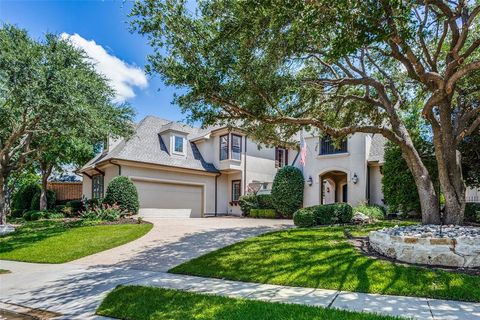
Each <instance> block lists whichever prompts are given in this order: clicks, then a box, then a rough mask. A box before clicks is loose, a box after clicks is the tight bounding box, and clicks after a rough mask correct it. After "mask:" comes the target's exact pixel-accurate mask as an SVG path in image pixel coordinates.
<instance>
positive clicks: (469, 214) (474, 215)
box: [465, 203, 480, 222]
mask: <svg viewBox="0 0 480 320" xmlns="http://www.w3.org/2000/svg"><path fill="white" fill-rule="evenodd" d="M465 221H468V222H480V203H467V204H465Z"/></svg>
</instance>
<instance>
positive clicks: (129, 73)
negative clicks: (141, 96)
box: [60, 33, 148, 102]
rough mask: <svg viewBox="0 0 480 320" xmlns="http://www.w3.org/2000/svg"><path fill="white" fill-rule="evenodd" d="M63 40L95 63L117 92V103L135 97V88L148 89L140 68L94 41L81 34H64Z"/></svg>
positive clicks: (62, 35) (145, 78)
mask: <svg viewBox="0 0 480 320" xmlns="http://www.w3.org/2000/svg"><path fill="white" fill-rule="evenodd" d="M60 36H61V38H62V39H68V40H69V41H70V42H71V43H72V44H73V45H74V46H76V47H78V48H81V49H83V50H84V51H85V53H86V54H87V55H88V56H89V57H90V58H91V59H92V60H93V62H94V63H95V68H96V69H97V71H98V72H99V73H101V74H103V75H104V76H105V77H107V79H109V80H110V84H111V86H112V88H113V89H114V90H115V92H116V96H115V99H114V101H115V102H124V101H125V100H127V99H130V98H133V97H135V91H134V88H135V87H139V88H146V87H147V86H148V81H147V77H146V76H145V73H144V72H143V70H142V69H141V68H139V67H136V66H132V65H129V64H128V63H126V62H125V61H123V60H121V59H119V58H117V57H115V56H113V55H111V54H109V53H108V52H107V51H106V50H105V49H104V48H103V47H102V46H101V45H98V44H97V43H96V42H95V41H94V40H86V39H84V38H82V37H81V36H80V35H79V34H76V33H75V34H73V35H71V34H68V33H62V34H61V35H60Z"/></svg>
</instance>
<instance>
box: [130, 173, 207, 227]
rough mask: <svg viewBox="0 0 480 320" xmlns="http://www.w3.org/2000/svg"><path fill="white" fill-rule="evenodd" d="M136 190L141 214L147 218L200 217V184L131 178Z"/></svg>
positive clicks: (202, 203) (201, 200)
mask: <svg viewBox="0 0 480 320" xmlns="http://www.w3.org/2000/svg"><path fill="white" fill-rule="evenodd" d="M132 181H133V182H134V183H135V186H136V187H137V190H138V196H139V201H140V209H141V213H142V214H143V215H144V216H147V217H178V216H182V217H191V218H197V217H202V216H203V213H204V210H203V207H204V201H203V198H204V196H203V193H204V191H203V190H204V187H203V186H202V185H201V184H188V183H177V182H174V181H168V182H166V181H157V180H155V179H141V178H132Z"/></svg>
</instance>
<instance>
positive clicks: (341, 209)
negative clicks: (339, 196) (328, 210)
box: [330, 203, 353, 223]
mask: <svg viewBox="0 0 480 320" xmlns="http://www.w3.org/2000/svg"><path fill="white" fill-rule="evenodd" d="M330 206H332V207H333V210H334V212H335V215H336V216H337V219H338V221H339V222H340V223H350V221H352V218H353V208H352V206H351V205H349V204H348V203H334V204H331V205H330Z"/></svg>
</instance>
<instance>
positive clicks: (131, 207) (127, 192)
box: [103, 176, 139, 214]
mask: <svg viewBox="0 0 480 320" xmlns="http://www.w3.org/2000/svg"><path fill="white" fill-rule="evenodd" d="M103 202H104V203H106V204H109V205H111V206H112V205H114V204H117V205H118V206H119V207H120V209H121V210H124V211H127V212H129V213H132V214H136V213H138V208H139V203H138V192H137V188H136V187H135V185H134V184H133V182H132V181H130V179H128V178H127V177H123V176H119V177H116V178H114V179H113V180H112V181H110V183H109V184H108V187H107V192H106V193H105V199H103Z"/></svg>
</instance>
